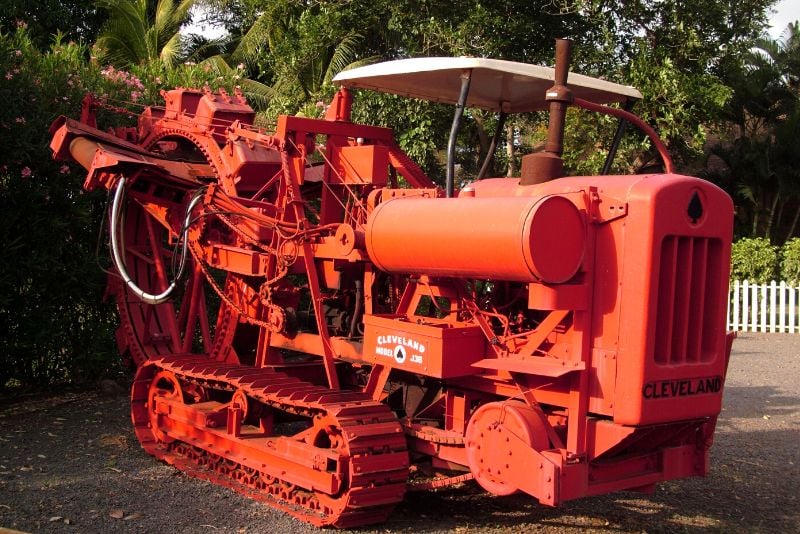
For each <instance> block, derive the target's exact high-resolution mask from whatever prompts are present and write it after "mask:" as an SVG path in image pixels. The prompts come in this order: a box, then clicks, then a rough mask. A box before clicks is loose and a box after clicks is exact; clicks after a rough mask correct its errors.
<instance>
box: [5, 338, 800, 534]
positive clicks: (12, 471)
mask: <svg viewBox="0 0 800 534" xmlns="http://www.w3.org/2000/svg"><path fill="white" fill-rule="evenodd" d="M799 468H800V336H789V335H777V334H773V335H768V336H767V335H754V334H749V335H744V336H741V337H740V338H739V339H738V340H737V342H736V343H735V345H734V355H733V357H732V360H731V365H730V371H729V376H728V383H727V386H726V393H725V402H724V411H723V413H722V417H721V419H720V423H719V430H718V432H717V442H716V444H715V446H714V448H713V449H712V473H711V476H709V477H708V478H706V479H690V480H683V481H680V482H676V483H668V484H663V485H661V486H660V487H659V488H658V489H657V491H656V492H655V494H653V495H645V496H643V495H640V494H635V493H620V494H615V495H610V496H604V497H599V498H589V499H584V500H581V501H577V502H572V503H568V504H567V505H565V506H563V507H561V508H559V509H555V510H554V509H548V508H544V507H542V506H539V505H538V504H537V503H536V502H534V501H533V500H532V499H531V498H529V497H526V496H512V497H506V498H496V497H491V496H487V495H485V494H483V493H480V492H479V491H478V490H477V488H476V486H474V485H472V484H470V485H467V486H464V487H462V488H459V489H451V490H447V491H440V492H437V493H420V494H412V495H409V496H408V497H407V498H406V501H405V502H404V503H403V504H401V505H400V506H399V507H398V508H397V510H396V511H395V513H394V514H393V515H392V517H391V519H390V521H389V522H388V523H386V524H385V525H382V526H381V527H380V528H379V529H377V530H363V531H362V532H386V531H387V530H388V531H395V532H398V531H399V532H467V531H480V532H531V531H545V532H559V533H561V532H563V533H567V532H576V533H577V532H585V531H593V532H686V531H692V532H706V531H711V532H722V531H724V532H732V531H747V532H797V531H800V511H799V510H798V505H799V504H800V503H798V496H799V495H800V470H799ZM2 527H6V528H11V529H17V530H22V531H29V532H40V531H47V532H51V531H52V532H164V531H171V532H208V533H214V532H276V533H277V532H280V533H284V532H288V533H301V532H321V531H319V530H317V529H314V528H312V527H309V526H307V525H304V524H302V523H299V522H297V521H295V520H293V519H291V518H289V517H288V516H286V515H284V514H282V513H280V512H276V511H273V510H271V509H270V508H268V507H266V506H264V505H262V504H259V503H255V502H253V501H250V500H248V499H245V498H244V497H241V496H240V495H238V494H236V493H233V492H231V491H228V490H224V489H220V488H217V487H214V486H212V485H210V484H208V483H205V482H201V481H198V480H194V479H189V478H187V477H185V476H184V475H182V474H180V473H179V472H177V471H176V470H174V469H172V468H171V467H168V466H166V465H163V464H160V463H158V462H156V461H155V460H153V459H152V458H150V457H149V456H147V455H146V454H145V453H144V452H142V450H141V449H140V448H139V445H138V442H137V441H136V438H135V437H134V436H133V432H132V430H131V426H130V420H129V417H128V404H127V398H126V397H125V396H124V395H119V396H104V395H102V394H100V393H90V394H85V393H84V394H68V395H60V396H57V397H51V398H42V397H39V398H36V399H27V400H23V401H17V402H13V403H6V404H5V405H0V532H2Z"/></svg>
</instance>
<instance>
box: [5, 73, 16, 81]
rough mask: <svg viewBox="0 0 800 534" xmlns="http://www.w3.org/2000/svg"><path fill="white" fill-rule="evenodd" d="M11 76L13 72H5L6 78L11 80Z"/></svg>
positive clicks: (12, 76)
mask: <svg viewBox="0 0 800 534" xmlns="http://www.w3.org/2000/svg"><path fill="white" fill-rule="evenodd" d="M13 78H14V75H13V74H11V73H10V72H6V80H11V79H13Z"/></svg>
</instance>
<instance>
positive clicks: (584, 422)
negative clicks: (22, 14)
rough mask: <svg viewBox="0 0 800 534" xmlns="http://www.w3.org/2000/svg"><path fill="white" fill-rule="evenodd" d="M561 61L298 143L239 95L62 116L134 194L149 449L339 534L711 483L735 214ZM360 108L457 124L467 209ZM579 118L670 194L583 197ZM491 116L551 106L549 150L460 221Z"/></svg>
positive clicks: (117, 230) (373, 70) (485, 73)
mask: <svg viewBox="0 0 800 534" xmlns="http://www.w3.org/2000/svg"><path fill="white" fill-rule="evenodd" d="M557 56H558V57H557V63H556V68H555V70H553V69H547V68H543V67H534V66H531V65H523V64H519V63H512V62H508V61H496V60H487V59H470V58H461V59H445V58H427V59H414V60H404V61H398V62H389V63H384V64H378V65H373V66H369V67H364V68H361V69H355V70H352V71H348V72H346V73H343V74H342V75H340V76H339V77H338V78H337V80H336V81H337V83H339V84H340V85H341V89H340V90H339V92H338V93H337V94H336V96H335V98H334V100H333V102H332V104H331V106H330V107H329V109H328V111H327V115H326V116H325V118H324V119H322V120H315V119H308V118H302V117H289V116H281V117H280V118H279V120H278V124H277V127H276V129H275V131H274V132H272V133H265V132H263V131H260V130H258V129H256V128H254V127H253V126H252V123H253V121H254V113H253V111H252V109H251V108H250V107H248V105H247V104H246V102H245V100H244V99H243V98H242V96H241V95H240V94H234V95H229V94H227V93H225V92H223V91H219V92H216V93H214V92H210V91H195V90H187V89H175V90H171V91H166V92H164V93H163V94H164V98H165V100H166V102H165V105H164V106H163V107H149V108H147V109H146V110H145V111H144V113H142V115H141V116H140V117H139V121H138V125H137V126H136V127H131V128H118V129H116V130H115V133H114V134H111V133H106V132H103V131H101V130H99V129H97V128H96V125H95V121H94V114H93V106H95V105H96V103H94V102H93V101H91V99H88V100H87V101H86V103H85V108H84V113H83V116H82V120H81V121H75V120H71V119H66V118H61V119H59V120H58V121H57V122H56V123H55V124H54V125H53V129H52V133H53V141H52V148H53V151H54V153H55V156H56V157H57V158H59V159H64V160H69V159H72V160H75V161H77V162H78V163H80V164H81V165H82V166H83V167H85V168H86V169H87V170H88V176H87V179H86V183H85V187H86V189H88V190H91V189H96V188H103V189H106V190H108V191H109V197H110V202H109V203H110V207H109V217H108V228H109V235H110V239H109V241H110V249H111V256H112V260H113V264H114V269H113V275H112V276H111V277H110V289H111V291H112V292H113V294H114V295H115V297H116V301H117V304H118V307H119V315H120V320H121V325H120V327H119V330H118V332H117V340H118V343H119V347H120V350H121V352H122V353H123V354H124V355H125V356H126V357H127V358H129V359H130V360H131V361H132V362H133V363H134V364H135V366H136V368H137V370H136V376H135V379H134V383H133V388H132V393H131V403H132V408H131V415H132V419H133V424H134V427H135V431H136V435H137V436H138V438H139V440H140V441H141V443H142V446H143V447H144V448H145V450H147V451H148V452H149V453H150V454H152V455H153V456H155V457H157V458H159V459H161V460H163V461H166V462H168V463H170V464H173V465H175V466H176V467H177V468H179V469H182V470H185V471H186V472H187V473H189V474H191V475H192V476H196V477H200V478H204V479H208V480H211V481H213V482H215V483H218V484H222V485H224V486H227V487H230V488H232V489H235V490H237V491H240V492H242V493H244V494H246V495H248V496H251V497H253V498H256V499H260V500H263V501H266V502H268V503H270V504H271V505H273V506H275V507H278V508H280V509H282V510H285V511H286V512H288V513H290V514H292V515H294V516H295V517H297V518H299V519H302V520H304V521H308V522H310V523H313V524H315V525H332V526H337V527H352V526H357V525H364V524H368V523H375V522H380V521H383V520H384V519H386V517H387V516H388V515H389V513H390V512H391V510H392V508H393V507H394V505H395V504H396V503H398V502H399V501H400V500H402V499H403V495H404V493H405V492H406V491H409V490H414V489H415V490H420V489H430V488H438V487H442V486H445V485H448V484H457V483H462V482H465V481H467V480H470V479H473V478H474V479H475V480H476V481H477V483H478V484H480V485H481V486H482V487H483V488H485V489H486V490H487V491H489V492H491V493H494V494H498V495H506V494H510V493H513V492H515V491H523V492H525V493H528V494H530V495H531V496H533V497H534V498H536V499H538V500H539V501H540V502H541V503H543V504H547V505H557V504H559V503H561V502H563V501H566V500H569V499H575V498H579V497H583V496H587V495H597V494H604V493H608V492H612V491H617V490H623V489H634V490H643V491H646V490H648V489H652V488H653V487H654V485H655V484H656V483H658V482H661V481H664V480H670V479H675V478H680V477H687V476H694V475H703V474H705V473H707V471H708V465H709V464H708V453H709V447H710V446H711V443H712V438H713V433H714V427H715V422H716V417H717V415H718V414H719V411H720V405H721V398H722V385H723V382H724V377H725V370H726V365H727V357H728V353H729V351H730V344H729V342H728V341H729V340H728V338H726V335H725V324H724V316H725V299H726V289H727V279H728V269H729V255H730V239H731V233H732V211H733V210H732V204H731V200H730V198H729V197H728V196H727V195H726V194H725V193H724V192H722V191H721V190H720V189H718V188H717V187H715V186H714V185H712V184H710V183H708V182H705V181H703V180H699V179H696V178H691V177H687V176H680V175H677V174H674V173H673V171H672V164H671V162H670V160H669V157H668V155H667V154H666V152H665V150H664V149H663V145H662V144H661V142H660V141H659V140H658V138H657V137H656V135H655V133H654V132H653V131H652V130H650V129H649V128H648V127H647V126H646V125H645V124H644V123H642V122H641V121H640V120H639V119H637V118H636V117H635V116H633V115H631V114H630V113H627V112H625V111H622V110H621V109H620V108H610V107H606V106H605V104H608V103H611V102H618V103H621V104H623V106H624V105H625V104H629V103H631V102H632V101H634V100H635V99H636V98H638V97H639V96H640V95H639V93H638V92H637V91H636V90H635V89H633V88H630V87H624V86H620V85H616V84H612V83H608V82H604V81H601V80H596V79H592V78H588V77H584V76H578V75H574V74H573V75H569V76H568V73H567V70H568V69H567V67H568V62H569V43H568V42H559V44H558V53H557ZM353 87H356V88H372V89H378V90H382V91H386V92H393V93H398V94H405V95H409V96H415V97H420V98H428V99H433V100H437V101H443V102H452V103H455V104H456V113H455V118H454V125H453V132H452V135H451V142H450V147H449V156H450V157H449V161H448V186H447V188H446V190H442V189H440V188H438V187H436V185H435V184H434V183H433V182H432V181H431V180H430V179H429V178H428V177H427V176H426V175H425V174H424V173H423V172H422V171H421V170H420V168H419V167H418V166H417V165H416V164H415V163H414V162H413V161H412V160H411V159H409V158H408V157H407V156H406V155H405V154H404V153H403V152H402V151H401V150H400V149H399V148H398V145H397V144H396V142H395V141H394V138H393V136H392V132H391V131H390V130H388V129H385V128H379V127H375V126H365V125H360V124H354V123H352V122H351V121H350V106H351V93H350V92H349V91H348V88H353ZM569 105H575V106H579V107H583V108H587V109H590V110H595V111H600V112H607V113H611V114H614V115H616V116H618V117H620V118H621V121H620V124H621V125H624V124H625V123H632V124H635V125H637V126H639V127H641V128H643V129H644V130H645V133H647V134H648V135H649V136H650V137H651V138H652V140H653V142H654V143H655V146H656V147H657V148H658V149H659V151H660V152H661V155H662V158H663V160H664V161H663V164H664V169H665V173H663V174H650V175H632V176H577V177H563V176H562V175H563V170H562V160H561V157H560V156H561V151H562V138H563V123H564V113H565V109H566V107H567V106H569ZM464 107H474V108H483V109H488V110H494V111H496V112H498V113H499V115H500V117H499V118H500V122H501V123H502V121H503V120H504V118H505V116H506V115H507V114H508V113H515V112H527V111H533V110H543V109H549V110H550V119H551V120H550V130H549V135H548V142H547V145H546V147H545V150H544V151H543V152H540V153H536V154H533V155H529V156H525V158H524V159H523V163H522V176H521V178H491V179H484V178H483V174H485V172H486V170H485V169H486V168H488V166H487V165H485V166H484V170H482V172H481V175H480V176H479V177H478V179H477V180H475V181H474V182H473V183H472V184H470V185H469V186H468V187H464V188H462V189H461V190H460V191H459V192H458V195H457V196H453V181H452V178H453V155H454V151H455V139H456V133H457V131H458V126H459V121H460V118H461V114H462V110H463V109H464ZM620 130H621V129H620ZM498 131H502V128H498ZM618 138H619V136H617V139H618ZM617 142H618V141H617ZM616 144H617V143H616V142H615V143H614V144H613V145H612V149H611V151H610V156H609V162H610V158H611V157H613V153H614V152H615V150H616ZM495 146H496V138H495V142H493V144H492V150H491V151H490V154H491V152H493V151H494V147H495ZM490 157H491V156H490Z"/></svg>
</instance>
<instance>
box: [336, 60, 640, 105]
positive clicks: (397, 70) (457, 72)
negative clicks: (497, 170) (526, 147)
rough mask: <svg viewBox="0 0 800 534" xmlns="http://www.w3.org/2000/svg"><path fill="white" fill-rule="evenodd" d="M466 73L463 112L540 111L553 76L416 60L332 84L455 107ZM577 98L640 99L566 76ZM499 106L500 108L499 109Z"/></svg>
mask: <svg viewBox="0 0 800 534" xmlns="http://www.w3.org/2000/svg"><path fill="white" fill-rule="evenodd" d="M465 71H471V72H472V75H471V76H472V79H471V82H470V90H469V97H468V98H467V107H472V108H481V109H489V110H493V111H501V109H504V110H505V111H506V112H509V113H520V112H525V111H538V110H542V109H546V108H547V107H548V106H547V104H548V103H547V101H546V100H545V92H546V91H547V89H549V88H550V87H552V85H553V79H554V76H555V70H554V69H552V68H550V67H540V66H538V65H529V64H527V63H517V62H515V61H505V60H501V59H484V58H471V57H457V58H453V57H422V58H413V59H400V60H396V61H386V62H383V63H376V64H374V65H367V66H366V67H359V68H356V69H351V70H346V71H343V72H340V73H339V74H338V75H337V76H336V77H335V78H334V79H333V81H334V83H337V84H339V85H343V86H345V87H348V88H350V87H355V88H362V89H373V90H375V91H380V92H382V93H393V94H398V95H403V96H408V97H414V98H422V99H424V100H432V101H434V102H444V103H448V104H455V103H456V102H457V101H458V95H459V92H460V89H461V74H462V73H463V72H465ZM567 83H568V84H569V86H570V88H571V89H572V92H573V94H574V95H575V96H576V97H578V98H583V99H585V100H590V101H592V102H597V103H599V104H608V103H611V102H623V101H625V100H635V99H639V98H642V94H641V93H640V92H639V91H638V90H636V89H635V88H633V87H630V86H627V85H620V84H616V83H611V82H607V81H604V80H599V79H597V78H591V77H589V76H582V75H580V74H574V73H570V74H569V79H568V81H567ZM504 103H505V106H503V104H504Z"/></svg>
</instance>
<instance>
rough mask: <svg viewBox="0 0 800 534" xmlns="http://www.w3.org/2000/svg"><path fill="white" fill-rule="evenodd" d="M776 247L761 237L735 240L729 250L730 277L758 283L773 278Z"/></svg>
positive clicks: (775, 265) (775, 268)
mask: <svg viewBox="0 0 800 534" xmlns="http://www.w3.org/2000/svg"><path fill="white" fill-rule="evenodd" d="M777 265H778V247H776V246H773V245H771V244H770V242H769V239H765V238H763V237H756V238H744V239H740V240H739V241H736V242H735V243H734V244H733V248H732V250H731V279H732V280H749V281H750V282H756V283H759V284H764V283H767V282H769V281H771V280H774V279H775V274H776V270H777Z"/></svg>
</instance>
